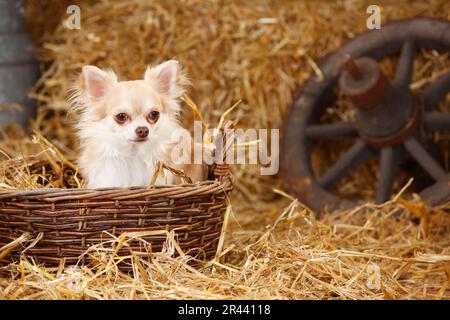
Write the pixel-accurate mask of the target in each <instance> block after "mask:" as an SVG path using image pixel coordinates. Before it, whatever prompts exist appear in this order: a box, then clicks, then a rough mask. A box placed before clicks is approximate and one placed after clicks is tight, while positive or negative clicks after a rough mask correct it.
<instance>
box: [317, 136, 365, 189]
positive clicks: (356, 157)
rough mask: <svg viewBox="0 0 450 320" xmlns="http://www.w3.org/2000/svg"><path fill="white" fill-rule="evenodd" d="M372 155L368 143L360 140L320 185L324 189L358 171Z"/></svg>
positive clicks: (332, 168) (321, 180) (321, 179)
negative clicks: (353, 171)
mask: <svg viewBox="0 0 450 320" xmlns="http://www.w3.org/2000/svg"><path fill="white" fill-rule="evenodd" d="M371 155H372V152H371V150H370V149H369V147H368V146H367V145H366V143H365V142H364V141H363V140H361V139H358V140H357V141H356V142H355V144H353V146H352V147H351V148H350V149H349V150H348V151H347V152H346V153H345V154H344V155H343V156H342V157H341V158H340V159H339V160H338V162H336V163H335V164H334V165H333V166H332V167H331V169H329V170H328V172H327V173H325V174H324V175H323V176H322V177H321V178H320V179H319V180H318V182H319V185H321V186H322V187H324V188H327V187H330V186H332V185H333V184H335V183H337V182H338V181H339V180H340V179H341V178H343V177H344V176H345V175H346V174H348V173H349V172H350V171H352V170H354V169H356V168H357V167H359V166H360V165H361V164H363V163H364V162H366V161H367V159H369V158H370V156H371Z"/></svg>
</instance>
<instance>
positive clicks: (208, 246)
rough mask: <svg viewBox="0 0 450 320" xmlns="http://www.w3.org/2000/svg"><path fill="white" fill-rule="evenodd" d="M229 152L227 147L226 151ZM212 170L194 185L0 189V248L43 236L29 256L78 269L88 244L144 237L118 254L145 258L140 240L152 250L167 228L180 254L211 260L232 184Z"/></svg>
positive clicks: (224, 168) (221, 168)
mask: <svg viewBox="0 0 450 320" xmlns="http://www.w3.org/2000/svg"><path fill="white" fill-rule="evenodd" d="M228 142H230V140H228ZM224 145H225V141H224ZM229 147H230V143H228V144H227V147H226V148H225V149H228V148H229ZM38 166H41V167H42V166H45V163H42V162H41V163H39V164H38ZM63 171H64V170H63ZM212 173H213V175H214V179H211V180H207V181H203V182H199V183H195V184H188V183H184V184H180V185H175V186H152V187H150V188H146V187H137V188H128V189H125V188H108V189H95V190H89V189H36V190H20V191H18V190H11V189H0V248H2V247H4V246H5V245H8V244H10V243H11V242H12V241H14V240H15V239H17V238H19V237H20V236H21V235H23V234H24V233H29V234H31V235H32V236H33V237H37V236H38V235H39V234H41V236H42V238H41V239H40V240H39V241H37V243H35V244H34V246H30V247H28V248H27V250H26V255H27V256H31V257H33V258H34V260H35V261H36V262H37V263H45V264H46V265H54V264H59V263H60V261H61V259H62V258H64V259H65V263H66V264H75V263H78V262H79V261H80V256H81V255H83V253H85V252H86V250H87V249H88V248H89V247H90V246H92V245H98V244H100V243H102V244H103V243H105V242H106V241H108V240H113V239H114V237H117V236H119V235H120V234H123V233H124V232H143V233H144V234H147V235H143V236H142V237H141V238H140V239H139V240H135V241H131V242H129V246H128V247H127V248H123V249H122V250H126V253H125V254H129V253H130V249H131V250H132V251H133V252H134V253H135V254H137V255H145V256H148V249H149V248H148V246H147V247H146V248H144V245H143V244H144V243H145V242H147V243H149V244H150V246H151V248H150V249H151V251H153V252H157V251H161V250H162V248H163V245H164V244H165V242H166V239H167V232H166V233H164V232H162V233H161V232H153V233H152V232H148V231H163V230H166V231H169V232H170V231H173V233H174V234H175V237H176V240H177V243H178V244H179V246H180V247H181V249H182V250H183V252H184V253H186V254H189V255H192V256H195V257H196V258H197V259H203V260H206V259H210V258H212V257H213V256H214V255H215V253H216V250H217V245H218V243H219V239H220V236H221V230H222V224H223V219H224V213H225V210H226V206H227V194H228V192H229V191H231V189H232V187H233V179H232V175H231V173H230V171H229V167H228V165H226V164H217V165H215V166H214V169H213V171H212ZM148 234H150V235H148ZM142 240H144V241H142ZM14 250H15V251H14ZM14 250H13V251H12V252H10V254H8V255H7V258H6V259H3V260H2V261H1V262H2V263H5V262H9V261H12V260H15V259H17V258H18V257H19V256H20V254H21V252H20V250H18V248H15V249H14ZM0 251H1V250H0ZM119 253H120V251H119ZM0 254H1V252H0ZM86 260H89V257H87V256H86V255H83V256H82V258H81V262H82V263H86V262H88V261H86Z"/></svg>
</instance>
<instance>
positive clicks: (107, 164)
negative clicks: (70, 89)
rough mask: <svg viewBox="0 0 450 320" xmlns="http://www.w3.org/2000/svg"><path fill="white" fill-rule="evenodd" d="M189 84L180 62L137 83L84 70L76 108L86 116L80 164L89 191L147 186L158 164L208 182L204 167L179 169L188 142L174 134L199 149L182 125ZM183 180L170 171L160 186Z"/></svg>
mask: <svg viewBox="0 0 450 320" xmlns="http://www.w3.org/2000/svg"><path fill="white" fill-rule="evenodd" d="M187 84H188V81H187V80H186V77H185V75H184V74H183V72H182V71H181V70H180V67H179V64H178V62H177V61H175V60H170V61H166V62H164V63H162V64H160V65H158V66H155V67H148V68H147V70H146V71H145V74H144V79H143V80H135V81H118V80H117V77H116V75H115V74H114V72H112V71H103V70H100V69H99V68H97V67H94V66H84V67H83V70H82V73H81V75H80V81H79V82H78V83H77V85H76V87H75V89H74V94H73V95H72V97H71V106H72V110H76V111H78V112H79V113H80V119H79V122H78V125H77V128H78V134H79V138H80V147H81V155H80V157H79V161H78V165H79V167H80V169H81V170H82V174H83V176H84V177H85V179H86V180H87V187H88V188H100V187H131V186H146V185H148V184H149V182H150V180H151V177H152V174H153V172H154V170H155V166H156V163H157V162H158V161H161V162H163V163H165V164H167V165H169V166H171V167H175V168H177V169H181V170H183V171H184V172H185V173H186V174H187V175H188V176H189V177H191V179H192V180H193V181H194V182H195V181H200V180H203V179H205V178H206V167H205V166H204V165H194V164H189V163H186V164H181V165H179V164H178V165H177V164H174V162H173V159H172V157H171V155H172V151H173V148H174V147H176V146H180V143H182V142H180V138H179V136H174V135H173V133H174V132H181V133H183V134H185V135H186V136H187V137H188V139H189V144H190V145H193V144H192V139H191V138H190V135H189V133H188V132H187V130H185V129H183V128H182V127H181V126H180V124H179V121H178V118H179V114H180V104H179V98H180V97H181V96H182V95H183V94H184V92H185V88H186V85H187ZM152 111H156V113H158V112H159V118H158V119H157V121H152V120H151V118H150V113H151V112H152ZM119 113H126V114H127V115H128V119H127V121H126V122H124V123H119V122H118V121H117V118H118V116H117V115H118V114H119ZM153 114H155V113H153ZM119 118H123V117H119ZM138 127H140V128H147V129H148V136H147V138H142V137H139V135H138V132H137V131H136V128H138ZM147 129H145V130H147ZM138 139H140V140H144V141H136V140H138ZM185 142H186V139H185V140H183V143H185ZM190 149H191V151H192V147H191V148H190ZM179 181H180V179H179V178H178V177H176V176H174V175H173V174H171V173H169V172H167V171H165V175H164V176H160V177H158V179H157V184H175V183H178V182H179Z"/></svg>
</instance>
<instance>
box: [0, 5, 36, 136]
mask: <svg viewBox="0 0 450 320" xmlns="http://www.w3.org/2000/svg"><path fill="white" fill-rule="evenodd" d="M24 10H25V9H24V1H23V0H0V105H3V104H7V103H18V104H20V105H22V106H23V110H22V111H20V110H16V109H5V108H2V109H0V126H3V125H4V124H6V123H8V122H11V121H15V122H17V123H18V124H20V125H22V126H23V127H26V126H27V124H28V120H29V118H30V117H34V115H35V113H36V104H35V102H34V101H33V100H31V99H29V98H28V92H29V90H30V89H31V87H32V86H33V84H34V83H35V82H36V80H37V79H38V76H39V65H38V61H37V54H36V51H35V50H34V45H33V42H32V41H31V39H30V38H29V36H28V35H27V33H26V25H25V17H24Z"/></svg>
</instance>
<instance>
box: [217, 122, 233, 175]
mask: <svg viewBox="0 0 450 320" xmlns="http://www.w3.org/2000/svg"><path fill="white" fill-rule="evenodd" d="M233 142H234V130H233V122H232V121H227V122H226V123H225V125H224V126H223V127H222V128H220V134H219V135H218V137H217V139H216V149H215V156H217V154H218V152H221V154H220V156H221V160H219V162H216V163H215V164H214V177H215V178H216V179H217V180H219V181H225V180H226V179H231V178H232V174H231V171H230V167H229V166H228V163H227V154H228V152H229V151H230V149H231V148H232V147H233Z"/></svg>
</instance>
